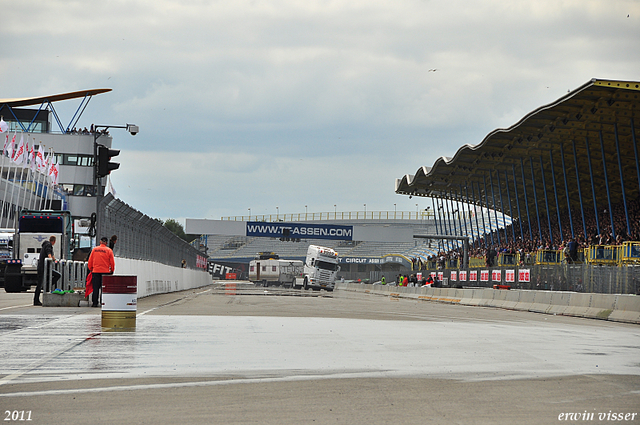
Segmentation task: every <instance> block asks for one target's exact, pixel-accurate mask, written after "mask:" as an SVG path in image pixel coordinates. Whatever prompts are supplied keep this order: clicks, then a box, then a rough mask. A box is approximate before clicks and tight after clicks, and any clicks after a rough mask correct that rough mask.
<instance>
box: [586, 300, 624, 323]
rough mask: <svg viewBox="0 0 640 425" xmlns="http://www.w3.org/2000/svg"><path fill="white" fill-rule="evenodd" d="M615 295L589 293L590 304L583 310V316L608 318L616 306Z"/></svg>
mask: <svg viewBox="0 0 640 425" xmlns="http://www.w3.org/2000/svg"><path fill="white" fill-rule="evenodd" d="M616 297H617V295H613V294H591V304H590V305H589V308H588V309H587V311H586V312H585V317H590V318H592V319H608V318H609V315H610V314H611V313H613V309H615V308H616Z"/></svg>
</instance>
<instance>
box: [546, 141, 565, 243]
mask: <svg viewBox="0 0 640 425" xmlns="http://www.w3.org/2000/svg"><path fill="white" fill-rule="evenodd" d="M549 159H550V161H551V178H552V180H553V194H554V195H555V196H556V212H557V213H558V229H560V240H559V241H558V242H561V241H563V240H564V235H563V234H562V221H561V220H560V203H559V202H558V186H557V185H556V171H555V169H554V167H553V151H552V150H549Z"/></svg>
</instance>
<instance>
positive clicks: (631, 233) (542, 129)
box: [396, 79, 640, 293]
mask: <svg viewBox="0 0 640 425" xmlns="http://www.w3.org/2000/svg"><path fill="white" fill-rule="evenodd" d="M639 98H640V83H639V82H635V81H614V80H599V79H593V80H591V81H589V82H587V83H586V84H584V85H582V86H581V87H579V88H577V89H576V90H573V91H571V92H569V93H568V94H567V95H565V96H563V97H562V98H560V99H558V100H557V101H555V102H553V103H551V104H549V105H545V106H542V107H540V108H538V109H536V110H535V111H533V112H531V113H529V114H527V115H526V116H525V117H524V118H522V119H521V120H520V121H519V122H518V123H516V124H515V125H513V126H511V127H509V128H507V129H497V130H495V131H493V132H491V133H489V135H487V136H486V137H485V138H484V140H483V141H482V142H481V143H479V144H478V145H465V146H463V147H461V148H460V149H459V150H458V151H457V152H456V154H455V155H454V156H453V157H451V158H449V157H441V158H439V159H438V160H436V162H435V163H434V164H433V166H431V167H426V166H425V167H421V168H420V169H418V170H417V172H416V173H414V174H407V175H405V176H404V177H402V178H400V179H397V180H396V193H398V194H403V195H408V196H416V197H427V198H431V199H436V200H437V202H438V203H455V204H462V205H472V206H474V207H471V209H474V208H489V209H492V210H494V211H496V212H498V213H503V214H505V215H507V216H510V217H513V218H514V220H513V222H512V223H506V222H505V223H504V224H505V226H504V227H502V228H500V229H496V228H493V229H492V228H491V226H484V225H483V226H482V227H480V226H479V225H478V226H477V229H478V235H476V236H477V237H475V238H474V251H473V253H472V255H475V256H476V258H477V259H479V260H480V259H484V260H486V262H478V261H476V262H475V264H479V265H481V266H484V267H486V268H491V267H495V266H499V264H492V261H490V260H489V257H498V258H500V257H502V258H504V259H506V258H510V260H509V264H514V263H515V265H516V266H518V267H521V268H523V269H524V268H525V267H527V268H526V270H527V271H531V273H532V278H533V279H537V280H538V282H537V283H536V285H537V286H536V285H533V287H534V288H542V287H545V285H547V286H550V287H555V288H556V289H557V288H562V289H570V288H574V289H575V288H583V289H584V288H586V287H587V285H589V287H588V289H590V290H593V291H597V292H601V291H603V292H622V293H627V292H633V293H637V292H638V291H639V290H640V271H639V270H638V266H637V264H640V256H638V257H634V254H633V252H636V253H640V249H638V248H639V247H640V245H639V244H640V242H638V241H640V162H639V160H638V142H637V138H636V128H637V127H638V126H639V125H640V116H639V109H638V108H639V102H638V100H639ZM487 227H489V229H487ZM487 230H488V231H487ZM467 234H469V232H468V231H467ZM567 246H568V247H567ZM565 248H567V250H568V249H569V248H571V250H573V254H571V255H570V256H569V255H568V254H567V253H566V252H565ZM567 252H568V251H567ZM445 255H449V256H450V255H456V252H455V250H449V251H448V252H447V254H445ZM498 261H500V260H498ZM562 264H569V265H571V267H574V268H575V267H580V268H581V269H580V272H576V271H575V270H574V271H573V272H572V274H571V273H569V274H568V273H567V272H565V273H560V272H558V270H559V269H558V268H556V269H553V270H554V273H556V274H555V275H554V276H553V277H551V278H550V277H548V275H545V274H543V273H542V271H541V269H538V268H536V267H535V266H536V265H540V266H542V265H544V266H545V267H547V269H549V267H548V266H560V265H562ZM602 265H610V266H620V267H624V269H621V268H618V269H616V268H610V269H609V271H608V272H606V273H608V274H607V275H606V276H605V275H603V274H602V271H600V272H599V273H597V274H594V273H592V272H593V270H592V269H591V268H590V267H591V266H602ZM511 267H513V266H511ZM530 267H533V268H530ZM565 269H566V268H565ZM512 271H513V270H512ZM512 275H513V274H512V273H510V277H511V276H512ZM596 275H597V277H594V276H596ZM453 276H455V277H457V275H453ZM496 276H499V275H498V274H496ZM502 276H504V275H502ZM549 280H551V281H553V282H552V283H551V284H550V283H549ZM603 281H609V282H610V283H611V282H612V284H611V285H610V287H608V288H603V287H599V285H601V284H603ZM510 282H513V283H515V284H518V283H521V282H520V280H519V279H513V280H511V281H510ZM523 282H524V283H526V284H528V286H531V285H530V283H531V282H529V281H523ZM501 283H504V278H501ZM525 286H527V285H525Z"/></svg>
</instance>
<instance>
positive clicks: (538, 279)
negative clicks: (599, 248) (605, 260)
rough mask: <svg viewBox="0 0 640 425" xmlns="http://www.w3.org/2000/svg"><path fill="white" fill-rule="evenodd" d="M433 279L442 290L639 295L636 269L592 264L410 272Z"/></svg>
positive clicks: (639, 267) (638, 268)
mask: <svg viewBox="0 0 640 425" xmlns="http://www.w3.org/2000/svg"><path fill="white" fill-rule="evenodd" d="M410 273H414V274H418V275H420V277H422V276H428V275H432V276H434V277H437V279H438V281H440V282H441V283H442V286H448V287H493V286H494V285H505V286H509V287H511V288H514V289H534V290H549V291H575V292H591V293H598V294H640V265H625V266H619V267H607V266H599V265H592V264H563V265H545V264H542V265H535V264H534V265H524V266H518V265H514V266H511V267H510V266H504V267H484V268H475V269H473V268H469V269H456V270H451V269H444V270H423V271H411V272H410Z"/></svg>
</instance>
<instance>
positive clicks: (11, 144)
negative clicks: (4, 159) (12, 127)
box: [7, 133, 16, 159]
mask: <svg viewBox="0 0 640 425" xmlns="http://www.w3.org/2000/svg"><path fill="white" fill-rule="evenodd" d="M7 136H9V135H8V134H7ZM15 143H16V133H13V137H12V138H11V141H10V142H9V146H8V149H7V156H8V157H9V158H11V159H13V146H14V145H15Z"/></svg>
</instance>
